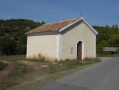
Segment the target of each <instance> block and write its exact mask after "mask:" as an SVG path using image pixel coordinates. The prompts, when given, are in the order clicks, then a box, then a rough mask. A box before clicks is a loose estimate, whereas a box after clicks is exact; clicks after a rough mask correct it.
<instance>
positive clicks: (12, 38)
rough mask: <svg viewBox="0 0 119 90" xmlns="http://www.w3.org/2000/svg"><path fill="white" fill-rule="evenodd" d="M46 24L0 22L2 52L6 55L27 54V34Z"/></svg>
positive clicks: (15, 20)
mask: <svg viewBox="0 0 119 90" xmlns="http://www.w3.org/2000/svg"><path fill="white" fill-rule="evenodd" d="M42 24H44V22H41V23H40V22H34V21H32V20H26V19H10V20H0V52H1V53H2V54H5V55H15V54H25V53H26V35H25V34H24V33H25V32H27V31H29V30H31V29H33V28H35V27H38V26H40V25H42Z"/></svg>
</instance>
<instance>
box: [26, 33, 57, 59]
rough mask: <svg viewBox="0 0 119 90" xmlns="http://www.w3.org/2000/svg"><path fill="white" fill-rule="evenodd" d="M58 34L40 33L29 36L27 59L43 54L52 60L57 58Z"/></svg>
mask: <svg viewBox="0 0 119 90" xmlns="http://www.w3.org/2000/svg"><path fill="white" fill-rule="evenodd" d="M56 42H57V34H56V33H50V32H49V33H46V32H45V33H39V34H31V35H27V58H34V56H38V55H39V54H41V55H42V56H45V57H47V58H49V59H51V60H54V59H56V58H57V51H56V48H57V45H56Z"/></svg>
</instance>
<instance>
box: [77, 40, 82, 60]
mask: <svg viewBox="0 0 119 90" xmlns="http://www.w3.org/2000/svg"><path fill="white" fill-rule="evenodd" d="M77 59H79V60H82V42H81V41H79V42H78V44H77Z"/></svg>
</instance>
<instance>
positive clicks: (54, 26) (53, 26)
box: [26, 17, 80, 34]
mask: <svg viewBox="0 0 119 90" xmlns="http://www.w3.org/2000/svg"><path fill="white" fill-rule="evenodd" d="M78 19H80V17H79V18H75V19H70V20H65V21H59V22H55V23H49V24H43V25H42V26H39V27H37V28H35V29H33V30H30V31H29V32H26V34H32V33H40V32H53V31H58V30H60V29H62V28H63V27H65V26H67V25H69V24H71V23H73V22H75V21H77V20H78Z"/></svg>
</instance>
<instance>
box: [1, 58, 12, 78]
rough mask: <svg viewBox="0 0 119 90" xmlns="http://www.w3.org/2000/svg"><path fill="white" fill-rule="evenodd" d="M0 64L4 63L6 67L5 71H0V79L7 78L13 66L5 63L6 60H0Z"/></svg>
mask: <svg viewBox="0 0 119 90" xmlns="http://www.w3.org/2000/svg"><path fill="white" fill-rule="evenodd" d="M0 62H3V63H6V64H7V66H6V67H5V69H3V70H2V71H0V79H1V78H3V77H5V76H7V75H8V74H9V73H10V72H11V71H12V70H13V67H14V66H13V64H12V63H10V62H8V61H6V60H0Z"/></svg>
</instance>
